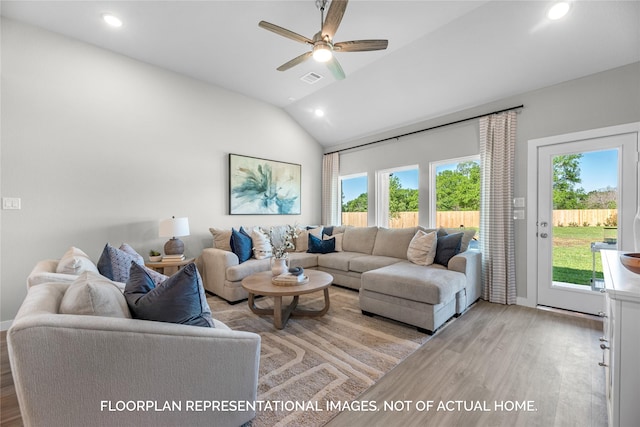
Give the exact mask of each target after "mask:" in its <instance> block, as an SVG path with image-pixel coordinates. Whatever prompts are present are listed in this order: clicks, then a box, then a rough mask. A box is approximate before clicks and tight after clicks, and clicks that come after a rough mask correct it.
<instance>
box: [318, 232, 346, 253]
mask: <svg viewBox="0 0 640 427" xmlns="http://www.w3.org/2000/svg"><path fill="white" fill-rule="evenodd" d="M343 234H344V233H338V234H332V235H331V236H327V235H326V234H325V235H324V236H323V238H322V239H323V240H329V239H333V238H335V240H336V247H335V251H336V252H342V235H343Z"/></svg>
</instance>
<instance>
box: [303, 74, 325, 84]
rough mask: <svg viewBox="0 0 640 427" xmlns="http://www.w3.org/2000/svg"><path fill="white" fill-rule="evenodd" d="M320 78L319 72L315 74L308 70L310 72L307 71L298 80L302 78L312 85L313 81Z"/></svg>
mask: <svg viewBox="0 0 640 427" xmlns="http://www.w3.org/2000/svg"><path fill="white" fill-rule="evenodd" d="M321 78H322V76H321V75H320V74H316V73H314V72H310V73H307V74H305V75H304V76H302V77H300V80H302V81H303V82H305V83H309V84H310V85H312V84H314V83H315V82H317V81H318V80H320V79H321Z"/></svg>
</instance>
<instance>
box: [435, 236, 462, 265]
mask: <svg viewBox="0 0 640 427" xmlns="http://www.w3.org/2000/svg"><path fill="white" fill-rule="evenodd" d="M462 236H463V233H455V234H447V235H444V236H441V237H438V243H437V246H436V257H435V259H434V261H433V262H434V263H436V264H440V265H443V266H445V267H446V266H447V264H449V260H450V259H451V258H453V257H454V256H455V255H457V254H458V253H459V252H460V245H461V244H462Z"/></svg>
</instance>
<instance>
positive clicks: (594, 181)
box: [577, 150, 618, 193]
mask: <svg viewBox="0 0 640 427" xmlns="http://www.w3.org/2000/svg"><path fill="white" fill-rule="evenodd" d="M580 178H582V182H581V183H580V184H578V185H577V186H578V187H582V188H584V191H586V192H587V193H588V192H589V191H593V190H600V189H602V188H606V187H613V188H616V187H618V151H617V150H606V151H592V152H589V153H584V154H583V155H582V159H580Z"/></svg>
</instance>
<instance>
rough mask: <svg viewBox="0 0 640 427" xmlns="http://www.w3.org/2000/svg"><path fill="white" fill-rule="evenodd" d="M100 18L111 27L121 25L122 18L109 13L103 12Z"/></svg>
mask: <svg viewBox="0 0 640 427" xmlns="http://www.w3.org/2000/svg"><path fill="white" fill-rule="evenodd" d="M102 19H103V20H104V22H106V23H107V24H109V25H110V26H112V27H122V20H121V19H120V18H118V17H117V16H115V15H112V14H110V13H103V14H102Z"/></svg>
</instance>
